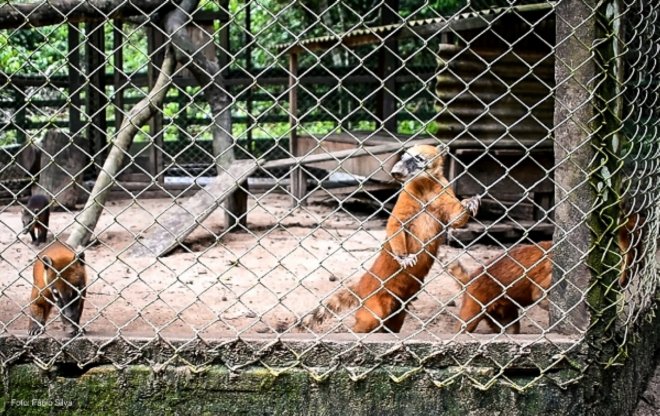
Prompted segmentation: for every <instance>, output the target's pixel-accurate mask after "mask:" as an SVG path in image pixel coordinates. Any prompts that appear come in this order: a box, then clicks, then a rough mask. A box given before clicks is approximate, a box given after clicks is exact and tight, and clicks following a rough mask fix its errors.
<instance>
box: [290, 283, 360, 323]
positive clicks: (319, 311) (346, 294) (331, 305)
mask: <svg viewBox="0 0 660 416" xmlns="http://www.w3.org/2000/svg"><path fill="white" fill-rule="evenodd" d="M355 289H356V288H355V286H349V287H348V288H344V289H341V290H340V291H338V292H337V293H335V294H334V295H332V297H330V299H328V300H327V301H325V302H324V304H323V305H320V306H319V307H317V308H316V309H314V310H313V311H312V312H310V313H309V314H308V315H307V316H306V317H304V318H303V320H302V321H301V323H300V324H299V325H298V326H304V327H306V328H314V327H316V326H318V325H321V324H323V322H325V321H326V320H327V319H328V318H331V317H333V316H336V315H337V314H338V313H341V312H342V311H344V310H346V309H348V308H351V307H356V306H358V305H359V303H360V300H359V298H358V296H357V294H355Z"/></svg>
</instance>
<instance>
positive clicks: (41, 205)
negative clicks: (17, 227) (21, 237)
mask: <svg viewBox="0 0 660 416" xmlns="http://www.w3.org/2000/svg"><path fill="white" fill-rule="evenodd" d="M21 219H22V220H23V234H27V233H30V237H32V244H35V245H39V244H41V243H45V242H46V236H47V235H48V220H49V219H50V199H49V198H48V197H47V196H45V195H32V196H31V197H30V199H29V200H28V203H27V207H26V208H24V209H23V214H22V215H21Z"/></svg>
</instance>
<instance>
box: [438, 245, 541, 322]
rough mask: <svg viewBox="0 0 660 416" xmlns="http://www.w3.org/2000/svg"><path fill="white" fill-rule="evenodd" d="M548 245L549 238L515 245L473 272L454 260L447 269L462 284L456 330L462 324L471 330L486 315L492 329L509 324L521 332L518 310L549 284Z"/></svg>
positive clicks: (535, 299)
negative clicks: (463, 290) (463, 286)
mask: <svg viewBox="0 0 660 416" xmlns="http://www.w3.org/2000/svg"><path fill="white" fill-rule="evenodd" d="M551 247H552V241H542V242H540V243H538V245H537V244H525V245H519V246H515V247H513V248H511V249H510V250H509V251H508V252H507V253H506V254H505V255H504V256H502V257H499V258H497V259H495V260H493V261H491V262H490V263H488V264H486V265H485V266H481V267H479V268H478V269H477V270H475V271H474V272H473V273H472V274H468V273H467V272H466V271H465V269H464V268H463V266H462V265H461V264H460V262H454V263H453V264H452V265H451V267H450V273H451V274H453V275H454V276H455V277H456V278H457V279H458V280H459V281H460V282H461V283H462V284H463V285H465V292H464V293H463V303H462V304H461V309H460V312H459V313H458V317H459V319H460V320H461V322H459V324H458V326H457V330H458V331H460V330H461V328H462V327H463V324H465V330H466V331H467V332H474V330H475V329H477V326H478V325H479V322H481V320H482V319H485V320H486V322H487V323H488V326H489V327H490V329H491V330H492V331H493V332H500V331H502V330H503V329H507V326H508V325H510V324H511V329H512V330H513V333H515V334H518V333H520V321H519V320H518V310H519V309H520V308H521V307H526V306H529V305H531V304H533V303H535V302H537V301H538V300H539V299H541V298H542V297H543V296H544V295H545V291H546V290H547V289H548V288H549V287H550V285H551V284H552V262H551V261H550V260H551V258H552V255H551V253H549V250H550V248H551Z"/></svg>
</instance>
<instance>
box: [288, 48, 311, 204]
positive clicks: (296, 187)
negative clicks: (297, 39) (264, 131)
mask: <svg viewBox="0 0 660 416" xmlns="http://www.w3.org/2000/svg"><path fill="white" fill-rule="evenodd" d="M297 82H298V54H297V53H296V52H291V53H290V54H289V126H290V127H289V128H290V130H291V131H290V132H289V152H290V153H291V155H292V156H301V155H300V154H299V149H298V134H297V128H298V89H297V88H298V87H297ZM306 193H307V176H306V175H305V173H304V171H303V168H302V166H293V167H292V168H291V196H292V197H293V200H292V201H291V202H292V205H293V206H294V207H295V206H298V205H304V204H305V201H304V198H305V194H306Z"/></svg>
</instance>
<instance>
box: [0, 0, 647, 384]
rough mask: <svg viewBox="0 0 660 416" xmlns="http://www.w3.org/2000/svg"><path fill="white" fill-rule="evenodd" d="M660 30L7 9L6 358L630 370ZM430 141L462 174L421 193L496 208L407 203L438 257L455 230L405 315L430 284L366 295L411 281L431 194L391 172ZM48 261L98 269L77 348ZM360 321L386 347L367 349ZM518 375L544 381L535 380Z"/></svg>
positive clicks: (563, 4)
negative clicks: (595, 348)
mask: <svg viewBox="0 0 660 416" xmlns="http://www.w3.org/2000/svg"><path fill="white" fill-rule="evenodd" d="M436 3H437V4H436ZM659 10H660V9H659V8H658V6H657V5H654V4H653V2H649V1H644V0H624V1H623V2H622V4H620V3H618V2H613V1H612V2H609V1H595V0H583V1H577V2H576V1H570V2H569V1H565V0H561V1H558V2H551V3H538V4H537V3H533V2H522V1H520V2H515V1H514V2H504V1H482V2H478V3H477V2H472V3H470V2H467V3H466V2H463V1H460V0H457V1H447V2H432V3H430V4H429V3H425V5H423V6H418V5H413V4H412V3H411V2H403V1H401V2H400V1H390V0H381V1H348V2H321V1H312V2H293V3H287V2H278V1H267V0H259V1H247V2H243V3H240V2H229V1H216V2H209V1H199V0H182V1H174V2H155V1H152V0H133V1H131V2H127V1H124V0H116V1H103V2H101V1H96V0H90V1H87V2H84V3H80V2H69V1H63V0H62V1H57V0H54V1H51V2H48V3H25V2H20V1H9V2H5V3H4V4H2V5H0V199H2V205H1V207H0V212H1V213H2V215H1V216H0V230H1V231H0V265H1V266H0V267H1V268H2V270H3V271H4V273H3V276H2V278H0V283H1V286H0V297H1V299H2V302H0V329H1V332H2V334H1V336H2V339H3V343H0V362H2V365H7V364H9V363H12V362H17V361H21V360H23V361H25V360H27V361H32V362H35V363H36V364H38V365H39V366H41V367H43V368H49V367H50V366H51V365H53V364H54V363H56V362H59V361H72V362H75V363H76V364H78V365H79V366H81V367H82V366H85V365H88V364H90V363H95V362H99V361H104V362H111V363H113V364H115V365H117V366H119V367H122V366H126V365H129V364H131V363H135V362H147V363H149V364H151V365H154V366H157V365H166V364H186V365H189V366H191V367H193V368H201V367H203V366H205V365H208V364H213V363H222V364H223V365H226V366H228V367H229V368H230V369H231V370H232V371H238V370H240V369H241V368H242V367H245V366H248V365H253V364H258V365H263V366H265V367H267V368H268V369H270V371H272V372H274V373H279V372H282V371H286V370H287V369H291V368H304V369H306V370H308V371H309V373H310V375H311V376H312V377H314V378H315V379H317V380H323V379H324V378H325V377H327V375H328V374H331V373H332V372H334V371H338V370H345V371H347V372H348V374H349V375H350V377H351V379H353V380H360V379H362V378H364V377H368V376H369V373H370V372H372V371H373V370H374V369H376V368H385V369H387V371H388V372H389V373H390V375H391V377H392V379H393V380H401V379H403V378H406V377H409V376H411V375H413V374H417V373H420V372H422V373H423V374H424V375H425V376H426V377H428V378H429V379H431V380H432V381H433V382H434V383H435V384H436V385H438V386H445V385H448V384H451V383H453V382H455V381H456V380H458V378H459V377H460V378H462V379H463V380H467V381H468V382H469V383H471V384H473V385H475V386H477V387H479V388H481V389H487V388H490V387H492V386H494V385H496V384H498V383H503V384H507V385H513V387H514V388H516V389H519V390H523V389H525V388H526V387H528V386H529V385H531V384H533V383H535V382H538V381H540V380H546V381H548V380H549V381H552V382H554V383H557V384H560V385H564V384H568V383H573V382H576V381H577V380H579V379H580V375H581V373H582V372H583V371H584V367H580V366H579V365H578V368H575V377H574V378H571V379H569V380H566V379H561V380H560V379H557V378H555V377H554V376H553V375H552V374H553V369H556V368H563V367H562V366H564V367H565V366H567V365H569V364H566V361H565V360H564V358H565V357H567V356H570V355H571V354H582V353H584V350H585V348H589V347H590V346H592V345H593V344H592V343H593V342H594V339H596V340H598V341H599V342H601V341H602V342H612V343H614V344H616V345H615V347H616V348H614V349H611V350H609V351H614V352H613V353H608V356H606V357H600V358H599V359H598V360H595V361H598V362H604V363H607V364H612V363H615V362H617V361H618V360H622V359H625V351H626V346H627V344H628V342H630V337H631V336H632V335H631V334H633V333H634V329H635V327H636V325H637V324H638V323H639V321H640V320H642V319H644V317H645V316H648V314H649V310H650V309H651V308H652V307H653V305H654V299H655V293H656V290H657V285H658V275H657V260H656V258H657V257H656V256H657V251H658V247H657V242H656V241H657V238H658V224H660V217H659V214H660V212H659V211H658V196H657V195H659V192H658V185H659V182H658V177H657V175H658V174H657V172H658V171H659V168H660V150H658V149H660V146H658V137H660V133H659V131H658V129H659V124H658V120H660V114H659V112H658V108H660V107H659V106H658V101H659V97H658V94H659V89H658V85H659V84H658V83H659V77H658V71H657V67H658V60H659V59H660V47H659V46H658V45H660V39H658V33H660V31H658V30H657V29H658V25H659V24H660V22H659V20H658V19H659V16H660V12H659ZM420 144H425V145H434V146H437V145H439V146H440V147H441V148H442V149H444V150H446V151H447V153H448V154H447V156H446V157H445V161H444V168H442V169H440V170H439V171H438V172H436V173H438V175H440V173H442V175H443V177H441V178H439V177H434V178H432V180H431V182H430V183H431V184H432V185H428V186H436V187H439V188H443V187H447V188H451V190H452V191H450V192H454V193H455V195H456V196H455V198H454V199H455V201H456V202H457V203H459V202H458V201H462V200H463V201H467V200H469V198H471V197H473V196H475V195H478V196H479V197H480V201H481V203H480V207H479V210H478V213H477V214H476V215H469V216H470V219H469V222H468V223H467V225H466V226H465V227H458V226H456V227H452V223H451V221H444V220H442V218H443V215H445V213H444V211H443V212H441V213H439V214H438V213H437V212H436V211H433V209H435V208H433V207H434V206H435V205H434V204H435V201H440V200H441V198H443V196H442V195H441V194H440V193H438V194H437V195H434V196H433V197H432V198H430V199H424V198H422V199H420V198H419V196H418V195H414V194H408V197H409V198H410V199H411V200H412V201H413V202H412V204H413V205H414V206H416V207H417V208H416V212H414V213H413V214H411V215H410V216H409V217H408V218H407V219H406V220H405V221H403V222H402V223H401V228H402V229H403V230H404V231H403V232H404V233H407V234H406V235H407V238H408V241H409V242H410V241H416V242H417V243H420V244H421V243H424V241H419V240H416V239H419V236H420V233H422V231H420V228H418V227H419V226H418V225H416V224H419V222H418V221H421V220H420V218H421V219H423V218H432V221H435V222H432V223H427V227H436V226H437V225H438V223H439V222H442V224H441V225H442V226H441V227H439V228H440V229H441V231H438V233H437V235H434V236H433V238H434V240H436V239H437V241H439V242H440V244H439V249H438V250H437V252H436V251H433V250H431V251H430V252H424V249H422V250H421V251H419V252H417V253H414V254H416V256H417V257H416V260H417V261H418V262H421V263H423V262H427V263H429V264H430V265H432V267H430V269H429V270H428V271H427V273H423V275H422V276H417V275H415V276H413V277H412V278H411V279H409V280H410V282H409V283H408V286H409V287H413V286H414V287H415V289H414V290H413V292H412V293H411V294H410V295H406V296H402V295H401V294H400V293H399V292H396V293H395V292H392V291H391V287H394V286H396V282H397V281H398V280H397V279H401V277H400V276H403V275H406V276H410V275H411V274H410V273H412V272H411V271H410V270H412V267H413V266H411V265H410V264H408V265H404V266H398V265H397V266H396V267H395V268H394V269H392V270H390V271H389V272H388V273H389V275H387V276H381V277H378V278H375V277H372V275H370V274H369V273H370V270H371V271H374V270H376V269H374V268H372V266H373V265H374V264H377V265H382V264H384V263H382V262H384V261H385V260H383V259H382V257H383V256H385V258H387V259H389V260H388V261H390V263H391V264H397V263H396V262H395V260H393V259H396V257H395V256H394V255H395V254H396V253H394V254H392V253H390V252H389V251H388V250H390V248H392V250H393V251H395V250H394V248H393V247H394V245H395V242H394V239H395V238H396V236H395V235H394V234H393V233H392V229H391V227H390V225H388V219H390V218H399V212H400V211H398V210H397V209H400V206H401V205H396V203H397V200H399V201H400V200H401V199H402V198H404V196H403V195H404V194H406V193H407V192H409V190H410V189H413V188H414V187H409V186H408V185H405V186H406V187H405V189H404V185H402V184H401V183H398V182H396V181H394V180H393V179H392V172H393V170H395V169H396V168H395V166H399V165H398V164H397V163H400V162H399V161H400V159H401V158H402V157H404V156H403V155H404V154H405V155H409V154H412V153H411V152H414V151H415V150H414V149H417V147H416V146H418V145H420ZM406 149H412V150H406ZM406 152H408V153H406ZM434 160H435V159H434ZM431 163H432V162H429V164H428V165H426V167H425V169H427V168H428V167H429V166H431ZM429 169H430V168H429ZM427 172H428V171H427ZM417 180H419V176H414V177H413V178H409V179H408V182H406V184H410V183H412V182H415V181H417ZM34 195H46V196H47V197H48V199H49V200H50V203H49V209H50V218H49V221H48V224H44V225H46V226H47V228H48V237H47V242H46V243H43V244H36V243H33V241H32V238H31V237H30V235H29V234H23V231H26V228H25V226H24V224H23V223H22V222H21V216H22V213H23V211H25V210H28V211H29V212H28V214H29V215H28V216H27V217H28V220H27V221H28V222H27V223H26V224H30V223H31V222H34V221H36V222H44V219H43V218H42V217H41V216H38V215H37V214H38V211H37V212H36V213H35V212H34V207H33V205H31V204H30V202H28V201H29V199H30V197H31V196H32V197H33V196H34ZM443 195H444V194H443ZM452 195H453V194H452ZM465 204H466V202H464V205H465ZM465 206H466V207H467V205H465ZM397 207H399V208H397ZM43 208H44V207H41V208H40V209H41V210H43ZM448 209H449V208H446V205H443V208H442V210H448ZM30 212H32V214H30ZM465 212H469V210H466V211H465ZM33 214H34V215H33ZM389 221H390V222H392V220H389ZM428 224H431V225H428ZM55 240H58V241H61V242H65V243H67V244H68V245H70V246H71V247H72V248H73V249H74V250H75V251H78V252H80V253H84V255H85V260H84V262H85V264H86V268H87V274H88V279H87V282H86V283H85V285H84V287H85V288H86V294H85V309H84V311H83V314H82V318H81V319H80V322H79V325H78V326H79V327H80V329H81V330H84V331H85V333H82V332H79V333H76V334H74V335H73V336H70V335H67V334H64V333H63V332H62V330H63V329H64V326H63V324H62V323H61V322H60V318H59V315H60V313H59V312H60V311H63V313H62V315H64V310H65V309H66V308H67V307H66V306H65V305H63V304H59V303H58V302H56V301H55V300H54V299H50V298H49V299H46V302H47V303H48V304H49V305H51V306H52V307H53V312H52V313H51V314H50V316H48V318H47V319H46V320H45V322H44V325H43V328H41V329H43V333H37V334H34V335H28V333H27V328H28V326H29V325H30V323H31V322H33V321H34V320H35V317H34V315H33V313H32V312H31V310H33V309H34V307H35V305H36V304H37V299H36V298H34V297H32V298H31V296H30V292H31V290H32V289H33V287H34V283H33V277H32V269H33V266H34V264H35V261H37V259H38V258H42V255H41V254H39V253H42V254H43V253H45V252H44V251H43V250H46V249H47V247H49V246H51V245H53V244H54V241H55ZM381 247H383V252H382V253H385V254H381V251H380V250H381ZM388 253H389V254H388ZM404 254H411V253H404ZM379 256H380V257H379ZM388 256H389V257H388ZM365 273H366V274H365ZM63 275H64V274H62V276H63ZM360 282H362V283H360ZM365 282H377V284H376V287H375V288H374V289H373V290H371V291H368V293H364V290H365V289H364V286H360V285H361V284H363V285H364V284H367V283H365ZM54 284H55V283H52V281H51V283H50V285H51V286H48V285H49V283H46V287H45V288H43V287H42V288H37V289H36V290H37V292H36V293H38V294H41V295H42V296H43V297H44V298H47V297H48V295H47V293H50V292H48V291H49V290H50V289H52V288H54V287H55V286H52V285H54ZM361 287H362V289H361ZM39 289H41V292H40V291H39ZM383 294H384V296H385V298H388V299H390V300H391V302H393V305H394V306H393V307H392V308H390V309H387V313H385V316H383V312H382V310H381V309H380V308H381V307H382V308H385V306H383V305H384V303H381V304H378V302H376V300H377V299H378V298H379V296H381V295H383ZM342 296H343V298H342ZM337 299H344V300H346V299H349V300H348V301H345V303H346V305H344V306H346V307H345V308H343V309H338V308H334V307H333V306H332V305H333V302H335V301H337ZM374 302H375V303H374ZM374 305H376V306H374ZM470 308H472V309H470ZM383 310H385V309H383ZM361 313H364V314H366V315H367V316H369V317H370V319H372V320H374V321H375V322H376V326H375V329H376V331H379V332H384V333H378V334H376V333H364V332H363V331H361V330H359V325H357V324H356V316H358V315H359V314H361ZM319 314H323V316H324V322H323V323H320V324H317V322H315V321H314V319H313V318H314V316H315V315H319ZM310 317H311V318H310ZM403 317H405V319H404V318H403ZM395 319H403V325H402V327H401V328H400V330H397V329H394V330H393V329H392V326H391V322H392V321H393V320H395ZM518 332H519V333H518ZM569 361H570V360H569ZM569 366H570V365H569ZM584 366H586V364H584ZM404 368H405V371H404V370H402V369H404ZM515 368H525V369H527V370H528V371H530V372H528V373H527V374H534V376H533V377H530V378H529V379H528V384H522V385H521V384H520V381H516V380H518V379H515V380H514V379H513V378H511V377H510V374H511V373H510V372H509V370H511V369H515Z"/></svg>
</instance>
